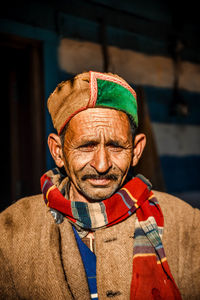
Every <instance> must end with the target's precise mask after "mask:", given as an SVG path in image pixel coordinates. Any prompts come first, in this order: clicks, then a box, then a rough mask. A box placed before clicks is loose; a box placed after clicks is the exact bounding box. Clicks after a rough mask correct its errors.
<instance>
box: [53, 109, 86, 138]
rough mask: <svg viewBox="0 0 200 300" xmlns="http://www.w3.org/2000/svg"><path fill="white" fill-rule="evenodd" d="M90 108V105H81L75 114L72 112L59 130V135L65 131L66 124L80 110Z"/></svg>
mask: <svg viewBox="0 0 200 300" xmlns="http://www.w3.org/2000/svg"><path fill="white" fill-rule="evenodd" d="M87 108H88V106H84V107H81V108H79V109H78V110H76V111H75V112H73V114H71V115H70V116H69V117H68V118H67V120H66V121H65V123H64V124H63V126H62V127H61V128H60V130H59V132H58V135H60V134H61V132H62V131H63V129H64V127H65V125H66V124H67V123H68V122H69V121H70V120H71V119H72V118H73V117H74V116H75V115H76V114H78V113H79V112H81V111H83V110H86V109H87Z"/></svg>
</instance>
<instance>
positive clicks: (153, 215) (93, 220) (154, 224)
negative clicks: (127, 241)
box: [41, 169, 181, 300]
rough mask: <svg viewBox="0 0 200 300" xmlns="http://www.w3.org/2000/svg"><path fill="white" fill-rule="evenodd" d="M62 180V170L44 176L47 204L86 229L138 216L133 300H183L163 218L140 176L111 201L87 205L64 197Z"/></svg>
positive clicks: (112, 197) (135, 237)
mask: <svg viewBox="0 0 200 300" xmlns="http://www.w3.org/2000/svg"><path fill="white" fill-rule="evenodd" d="M55 179H56V180H55ZM62 179H63V178H62V176H61V174H60V173H59V171H58V169H54V170H52V171H49V172H47V173H46V174H44V175H43V176H42V178H41V187H42V192H43V194H44V200H45V203H46V204H47V206H49V207H50V208H52V209H56V210H57V211H59V212H61V213H62V214H63V215H64V216H65V217H66V218H68V219H69V220H70V221H71V222H73V223H75V224H76V225H77V226H79V227H81V228H83V229H88V230H90V229H92V230H95V229H98V228H102V227H108V226H112V225H114V224H116V223H119V222H121V221H123V220H125V219H126V218H128V217H129V216H130V215H132V214H133V213H136V224H135V232H134V253H133V274H132V282H131V292H130V299H131V300H133V299H134V300H147V299H148V300H164V299H166V300H168V299H170V300H175V299H176V300H180V299H181V296H180V293H179V290H178V288H177V286H176V284H175V282H174V279H173V277H172V274H171V272H170V269H169V266H168V263H167V259H166V256H165V253H164V248H163V245H162V241H161V238H162V231H163V226H164V220H163V215H162V212H161V209H160V206H159V204H158V202H157V200H156V198H155V197H154V195H153V193H152V191H150V189H149V186H148V185H147V184H146V183H145V182H146V180H145V179H144V178H143V177H142V176H136V177H135V178H133V179H132V180H131V181H129V182H128V183H127V184H125V185H124V186H123V187H122V188H121V189H120V190H119V191H118V192H117V193H116V194H114V195H113V196H111V197H110V198H108V199H106V200H103V201H101V202H97V203H84V202H76V201H70V200H67V199H66V198H65V197H64V195H63V194H62V193H61V188H60V187H61V186H62V190H63V191H64V190H65V189H64V185H63V184H62V182H63V180H62ZM55 184H56V185H57V186H56V185H55ZM63 193H65V192H63Z"/></svg>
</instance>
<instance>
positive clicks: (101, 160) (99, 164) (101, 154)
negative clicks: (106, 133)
mask: <svg viewBox="0 0 200 300" xmlns="http://www.w3.org/2000/svg"><path fill="white" fill-rule="evenodd" d="M90 165H91V166H92V167H93V168H94V169H95V170H96V171H97V172H98V173H106V172H107V171H108V170H109V169H110V168H111V165H112V164H111V161H110V158H109V154H108V152H107V150H106V149H105V146H103V145H101V146H100V148H99V149H97V150H96V151H95V153H94V157H93V159H92V161H91V163H90Z"/></svg>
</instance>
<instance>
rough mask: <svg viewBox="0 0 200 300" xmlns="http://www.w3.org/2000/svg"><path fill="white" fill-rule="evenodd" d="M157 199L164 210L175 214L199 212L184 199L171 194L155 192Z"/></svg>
mask: <svg viewBox="0 0 200 300" xmlns="http://www.w3.org/2000/svg"><path fill="white" fill-rule="evenodd" d="M153 193H154V195H155V197H156V198H157V200H158V202H159V205H160V207H161V209H162V210H164V211H168V212H169V210H171V211H172V212H174V210H176V211H179V212H182V213H185V212H186V211H187V213H188V212H189V213H192V214H193V213H194V212H195V211H199V209H196V208H193V207H192V206H191V205H190V204H188V203H186V202H185V201H183V200H182V199H180V198H178V197H175V196H173V195H171V194H168V193H164V192H159V191H155V190H154V191H153Z"/></svg>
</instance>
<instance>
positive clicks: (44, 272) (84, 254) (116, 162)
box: [0, 72, 200, 300]
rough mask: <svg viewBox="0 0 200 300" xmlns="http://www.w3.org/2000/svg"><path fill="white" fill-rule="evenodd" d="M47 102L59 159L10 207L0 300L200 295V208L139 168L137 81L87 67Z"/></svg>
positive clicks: (4, 222)
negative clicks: (159, 186) (154, 186)
mask: <svg viewBox="0 0 200 300" xmlns="http://www.w3.org/2000/svg"><path fill="white" fill-rule="evenodd" d="M48 108H49V112H50V114H51V117H52V121H53V124H54V127H55V128H56V130H57V132H58V135H56V134H50V135H49V138H48V145H49V149H50V152H51V154H52V157H53V159H54V160H55V163H56V165H57V168H56V169H54V170H51V171H48V172H47V173H46V174H44V175H43V176H42V178H41V187H42V193H43V196H42V195H37V196H33V197H28V198H24V199H22V200H20V201H18V202H17V203H16V204H14V205H12V206H11V207H9V208H8V209H6V210H5V211H4V212H3V213H2V214H1V218H0V222H1V228H2V234H1V243H0V245H1V268H0V274H1V275H0V276H1V280H0V282H1V283H0V285H1V293H0V295H1V299H81V300H83V299H86V300H88V299H103V300H104V299H108V298H115V299H140V300H141V299H157V300H158V299H181V298H183V299H199V297H200V273H199V265H200V258H199V257H200V256H199V252H198V251H199V249H200V247H199V246H200V238H199V233H198V227H197V225H198V224H199V211H198V210H195V209H193V208H192V207H190V206H189V205H188V204H186V203H184V202H182V201H181V200H180V199H177V198H175V197H173V196H170V195H168V194H165V193H160V192H156V191H154V192H152V191H151V184H150V182H149V181H148V180H147V179H145V178H144V177H143V176H142V175H138V176H136V177H134V178H131V176H130V170H131V168H132V167H133V168H134V166H135V165H136V164H137V162H138V160H139V159H140V157H141V155H142V152H143V149H144V147H145V135H144V134H138V135H136V127H137V125H138V118H137V102H136V94H135V92H134V90H133V89H132V88H131V87H130V86H129V85H128V84H127V82H126V81H124V80H123V79H122V78H120V77H118V76H117V75H113V74H106V73H98V72H89V73H83V74H79V75H77V76H76V77H75V78H73V79H72V80H69V81H66V82H63V83H61V84H60V85H58V87H57V88H56V89H55V91H54V92H53V93H52V94H51V95H50V97H49V99H48ZM163 215H164V221H165V229H164V234H163V227H164V222H163ZM162 236H163V237H162ZM166 257H167V258H166Z"/></svg>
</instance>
